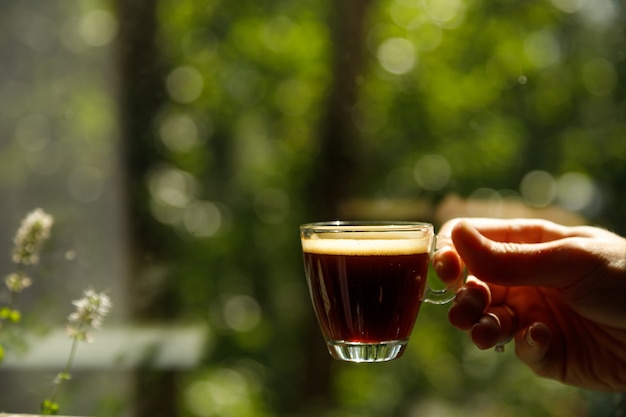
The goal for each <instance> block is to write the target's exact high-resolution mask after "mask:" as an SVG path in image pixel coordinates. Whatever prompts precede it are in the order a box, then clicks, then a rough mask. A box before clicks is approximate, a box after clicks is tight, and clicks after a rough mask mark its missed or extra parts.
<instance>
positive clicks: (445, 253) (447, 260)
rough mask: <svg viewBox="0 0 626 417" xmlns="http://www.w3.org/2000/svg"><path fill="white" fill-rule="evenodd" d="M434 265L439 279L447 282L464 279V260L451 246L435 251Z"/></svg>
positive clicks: (451, 282)
mask: <svg viewBox="0 0 626 417" xmlns="http://www.w3.org/2000/svg"><path fill="white" fill-rule="evenodd" d="M433 265H434V268H435V272H436V273H437V276H438V277H439V279H441V281H443V282H444V283H446V284H453V283H455V282H457V281H459V280H461V279H462V276H463V262H462V261H461V258H460V257H459V255H458V254H457V253H456V251H455V250H454V249H453V248H452V247H450V246H447V247H444V248H442V249H440V250H438V251H437V252H435V254H434V255H433Z"/></svg>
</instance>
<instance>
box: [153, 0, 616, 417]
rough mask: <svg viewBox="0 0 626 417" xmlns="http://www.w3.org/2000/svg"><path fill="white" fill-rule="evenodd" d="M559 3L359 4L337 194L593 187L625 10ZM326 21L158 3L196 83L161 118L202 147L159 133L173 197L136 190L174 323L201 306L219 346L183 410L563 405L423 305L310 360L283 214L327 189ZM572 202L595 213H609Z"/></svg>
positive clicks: (324, 10)
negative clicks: (154, 229)
mask: <svg viewBox="0 0 626 417" xmlns="http://www.w3.org/2000/svg"><path fill="white" fill-rule="evenodd" d="M557 3H558V4H557ZM566 3H567V2H554V3H550V2H548V1H541V2H526V3H524V2H522V3H519V2H513V1H497V2H486V1H473V2H465V1H462V0H448V1H445V2H438V1H423V2H414V1H407V0H380V1H377V2H372V3H371V6H370V9H369V13H368V14H367V21H366V22H365V26H364V31H363V33H362V34H361V35H362V36H363V37H364V39H365V43H364V45H365V51H364V53H365V56H366V59H365V62H364V64H363V66H362V68H360V70H359V76H358V79H357V80H355V82H356V83H357V84H358V86H359V89H358V97H356V98H355V102H354V106H353V108H352V109H350V112H348V113H347V114H349V116H345V117H352V118H353V122H354V125H355V128H356V136H357V143H358V144H359V145H358V146H359V147H360V149H359V154H360V155H362V157H363V161H362V164H361V166H362V167H363V168H361V170H360V171H358V172H355V173H354V175H353V178H352V179H353V180H354V184H352V188H351V193H352V194H351V195H346V196H345V197H346V198H347V199H348V198H350V197H356V196H359V197H365V198H366V199H372V200H377V199H380V200H385V199H392V200H393V199H394V198H409V199H416V198H423V199H425V200H428V201H430V200H434V201H437V200H438V199H439V198H441V197H443V196H445V195H446V194H448V193H458V194H461V195H463V196H469V195H471V194H472V193H473V192H474V191H475V190H477V189H482V190H485V189H490V190H492V192H493V193H495V194H498V193H499V192H502V193H503V195H511V194H512V195H515V196H516V198H518V199H520V200H522V199H523V198H524V196H520V191H519V186H520V182H521V180H522V178H523V177H524V176H525V175H526V174H527V173H528V172H530V171H533V170H543V171H546V172H548V173H550V175H552V176H553V177H554V178H555V181H556V179H558V178H559V177H560V176H562V175H563V174H565V173H568V172H577V173H582V174H584V175H585V176H587V178H590V179H591V180H592V181H593V182H594V184H595V186H596V190H597V191H598V192H600V191H599V190H601V189H606V187H604V186H603V181H604V180H603V178H606V177H605V176H604V171H605V166H604V165H605V164H606V161H607V160H608V158H613V156H611V155H622V154H624V152H622V151H623V149H622V148H623V143H624V141H623V139H622V138H623V132H624V126H623V123H621V122H620V121H619V118H618V116H617V115H618V114H619V108H620V100H621V97H620V92H619V89H618V88H617V85H618V83H619V82H620V80H621V78H622V77H623V71H624V69H623V62H622V60H623V58H618V56H619V54H618V53H617V51H618V50H619V46H618V45H620V44H622V43H624V42H625V40H624V35H623V33H621V32H618V31H617V27H618V26H619V22H620V21H621V20H623V17H622V16H621V15H616V16H613V17H610V18H609V17H607V16H605V17H604V18H602V16H600V15H599V14H598V15H597V16H600V17H598V19H605V20H593V19H592V18H591V17H588V16H586V15H585V12H584V11H578V12H571V11H567V10H563V8H564V7H566ZM567 4H569V3H567ZM572 4H573V3H572ZM564 5H565V6H564ZM559 7H560V8H559ZM336 12H337V10H335V3H333V2H330V3H319V2H310V1H305V2H295V1H287V0H285V1H282V2H280V7H279V6H278V5H269V4H268V5H261V4H259V3H258V2H251V1H238V2H236V3H227V2H223V1H217V0H216V1H212V2H209V3H206V2H203V3H197V2H191V1H184V2H179V1H170V0H165V1H162V2H161V3H160V4H159V16H160V34H161V38H160V42H161V46H162V48H163V51H164V56H165V57H166V59H165V62H166V65H167V67H169V68H171V69H172V70H174V69H176V68H180V67H181V66H191V67H193V68H195V70H197V71H198V73H199V74H200V75H201V77H202V80H203V87H202V92H201V94H200V95H199V97H198V98H197V99H196V100H192V101H190V102H188V103H180V102H176V100H172V103H170V104H169V106H170V108H168V109H166V112H172V114H174V113H175V114H177V115H183V116H185V117H189V118H190V120H192V122H193V123H194V124H195V125H196V126H197V127H198V132H200V133H199V135H200V139H199V140H198V141H197V143H196V144H195V145H194V146H191V147H189V148H186V149H183V148H177V147H174V146H170V145H168V143H169V142H166V141H163V143H159V144H158V146H159V148H160V150H161V153H160V156H161V157H162V160H160V161H154V164H155V166H157V167H161V168H162V167H164V166H167V167H168V168H167V169H168V170H171V171H168V172H169V173H170V174H171V173H177V174H176V175H180V177H181V178H185V179H184V180H182V183H184V184H187V185H185V186H184V187H183V186H181V188H180V190H188V191H187V192H186V198H188V202H187V203H185V204H186V205H183V206H175V205H173V204H171V202H167V201H161V200H159V193H158V191H155V190H156V189H158V186H157V187H156V188H153V189H152V191H153V193H152V197H151V198H153V200H154V201H153V202H152V203H151V204H152V207H153V209H154V210H153V213H154V214H156V218H157V219H158V220H159V221H161V222H163V223H165V224H166V225H168V227H171V228H172V230H175V231H176V235H177V236H178V238H179V240H177V241H176V243H175V244H174V245H172V247H171V249H170V253H173V254H174V258H175V259H176V266H172V268H173V269H174V271H173V272H172V274H173V275H175V276H176V277H177V283H176V290H177V291H178V293H179V295H180V299H181V300H182V305H183V311H182V313H181V314H183V315H184V316H192V317H208V322H209V324H210V325H211V328H212V329H213V330H214V332H215V338H216V342H215V344H214V345H212V348H211V350H210V351H209V352H207V368H206V372H200V373H198V374H196V375H194V376H192V377H191V378H190V380H189V382H188V385H187V388H186V392H187V394H186V395H188V397H187V402H186V403H185V404H183V409H184V410H185V413H187V415H189V416H195V415H208V414H206V413H209V414H210V415H216V416H217V415H220V416H222V415H223V416H227V415H235V414H237V415H248V414H250V413H252V414H250V415H258V416H262V415H266V414H267V413H270V414H273V415H303V416H304V415H308V414H311V415H323V416H335V415H341V416H346V415H348V416H349V415H359V416H367V415H387V416H396V415H397V416H405V415H406V416H408V415H435V414H436V415H438V416H448V415H454V416H458V415H479V414H480V415H485V416H491V415H493V416H496V415H497V416H526V415H534V416H548V415H562V416H573V415H577V414H578V408H579V407H580V405H581V403H582V402H583V401H584V400H583V399H582V397H581V396H580V395H579V393H578V392H577V391H576V390H574V389H570V388H566V387H562V386H560V385H558V384H551V383H546V382H545V381H541V380H538V379H537V378H535V377H534V376H533V375H530V374H529V373H528V372H526V371H525V369H524V368H523V366H521V365H520V364H519V363H518V362H517V361H516V360H515V358H514V357H513V355H512V354H511V353H510V352H507V353H505V354H504V355H500V356H496V355H495V354H494V353H493V352H480V351H477V350H476V348H475V347H474V346H473V345H471V344H469V343H468V342H467V340H466V338H465V335H462V334H459V333H458V332H456V331H455V330H454V329H452V328H450V327H449V326H448V325H447V324H446V318H445V314H443V313H442V309H439V310H438V311H435V308H426V309H425V310H426V311H425V312H423V313H422V315H421V316H420V318H419V320H418V324H417V326H416V329H415V332H414V336H413V338H412V341H411V344H410V349H409V350H408V352H407V353H406V355H405V357H404V358H402V359H400V360H399V361H396V362H395V363H389V364H381V365H375V366H353V365H346V364H338V363H332V364H329V363H328V362H327V361H325V360H324V359H319V358H318V357H319V355H317V354H313V353H312V351H319V350H323V349H324V348H323V343H322V341H321V336H318V337H317V338H316V337H313V336H310V335H311V334H317V333H315V331H316V328H315V323H314V322H313V319H312V314H311V311H310V308H309V300H308V294H307V293H306V286H305V282H304V278H303V272H302V271H301V265H300V253H299V247H298V240H297V225H298V224H299V223H300V222H303V221H305V220H320V219H316V218H311V217H312V216H313V217H314V216H315V213H313V212H311V209H310V208H309V207H307V206H306V205H305V204H306V202H307V201H309V197H310V195H311V194H315V193H323V192H324V190H312V189H310V188H309V186H310V176H311V175H312V174H311V173H312V172H313V168H314V167H315V166H316V164H318V163H319V160H317V159H316V155H317V152H318V147H319V143H320V135H322V134H324V133H323V132H324V131H323V129H322V128H321V127H322V126H323V125H324V118H325V117H326V116H327V114H326V110H327V108H328V105H329V104H328V100H330V97H331V96H332V95H331V89H332V88H333V84H332V80H333V77H334V75H335V74H332V72H331V71H332V68H333V67H332V65H331V63H332V59H333V56H335V54H336V53H337V51H336V50H335V49H334V48H337V47H338V46H337V44H335V43H333V42H332V41H331V32H332V27H331V29H328V25H327V23H328V22H329V21H332V20H331V19H328V17H329V16H332V15H333V14H334V13H336ZM394 48H395V49H394ZM393 51H396V52H393ZM340 52H341V51H340ZM407 57H408V58H407ZM409 58H410V59H409ZM599 144H601V145H600V146H599ZM616 149H617V150H616ZM355 152H356V150H355ZM433 156H434V158H433ZM622 159H623V158H622ZM424 161H427V162H428V163H430V165H428V164H426V162H424ZM433 161H435V162H436V161H439V162H441V161H444V162H443V165H440V166H448V167H449V169H450V173H449V179H446V180H445V181H443V182H441V184H436V187H435V186H434V185H433V184H435V183H436V181H435V182H433V181H431V182H430V183H426V182H425V180H424V178H421V177H420V175H421V174H424V173H423V172H422V173H420V169H423V168H424V166H425V165H424V164H426V165H428V167H429V168H428V169H430V170H431V171H429V172H430V174H429V175H430V177H431V180H432V179H433V178H436V177H437V175H438V172H439V171H437V169H439V168H437V166H436V165H432V163H433ZM622 162H623V161H622ZM161 168H159V169H161ZM622 172H623V170H622ZM620 175H623V174H620ZM155 184H156V182H155ZM609 188H610V187H609ZM189 190H191V191H189ZM498 190H504V191H498ZM613 192H615V190H614V191H613ZM608 193H609V194H610V193H611V191H608ZM553 202H555V203H559V201H556V200H555V201H553ZM197 203H202V204H204V206H203V207H211V210H209V211H205V212H204V215H205V216H209V215H211V216H214V217H213V221H215V222H216V223H211V224H212V225H213V226H215V227H214V228H208V229H207V233H205V234H201V235H200V236H199V235H198V234H197V233H196V232H197V229H196V228H195V226H197V225H198V224H201V225H202V224H203V223H202V222H200V223H197V222H196V223H194V222H192V221H190V220H189V218H190V217H193V213H195V212H194V209H193V207H196V206H194V204H197ZM206 204H209V205H210V206H207V205H206ZM585 210H586V211H585ZM585 210H583V214H585V215H589V216H590V217H593V218H595V219H598V221H600V222H602V221H605V222H609V221H610V217H609V216H607V215H606V213H607V212H608V211H609V210H610V207H607V206H598V205H593V204H591V205H590V206H588V207H587V208H586V209H585ZM198 213H202V212H201V211H199V212H198ZM211 213H212V214H211ZM431 215H432V213H431ZM201 217H202V216H200V217H198V219H201ZM185 219H187V220H185ZM204 220H205V221H209V220H210V219H209V218H208V217H206V218H205V219H204ZM615 226H616V228H618V229H619V228H620V227H621V228H622V230H626V227H625V226H626V225H624V223H623V222H622V223H621V224H619V225H618V224H615ZM207 309H208V314H207V313H206V310H207ZM312 332H313V333H312ZM311 357H315V358H317V359H315V361H316V362H314V363H313V365H311V363H310V362H311V361H313V359H310V358H311ZM307 358H309V359H307ZM315 368H318V369H327V372H328V376H327V377H326V379H324V380H323V381H322V382H321V383H323V384H327V386H326V387H317V386H315V385H314V384H318V383H320V380H319V379H314V380H313V379H312V380H311V382H308V381H307V376H306V375H303V373H306V372H311V371H312V369H315ZM322 374H323V372H322ZM220 378H225V379H224V380H225V381H230V382H232V381H234V380H235V379H238V380H239V381H240V383H241V384H240V385H238V387H239V388H237V389H236V390H235V388H233V390H234V391H232V392H230V394H229V395H236V396H239V397H237V398H239V400H238V401H239V402H238V403H237V404H238V405H236V404H235V403H233V404H230V405H229V407H230V406H232V407H233V408H232V409H230V408H228V407H226V406H224V407H223V408H220V410H222V411H216V410H217V408H216V404H215V403H213V402H211V401H213V400H211V399H210V398H212V397H210V396H209V397H203V396H201V395H199V394H198V393H199V392H205V391H201V388H202V389H206V390H207V391H206V392H213V391H214V388H215V387H214V384H217V382H216V381H218V380H219V379H220ZM311 378H317V377H311ZM251 381H253V382H251ZM259 381H262V382H263V383H259ZM250 384H252V385H250ZM215 386H217V385H215ZM251 386H254V389H251V388H250V387H251ZM241 387H248V388H246V389H243V388H241ZM215 389H216V388H215ZM237 390H240V391H237ZM545 392H549V393H550V395H549V397H550V400H549V401H546V398H547V397H548V396H546V395H544V394H545ZM211 395H213V394H211ZM215 395H217V394H215ZM316 395H317V397H316ZM216 398H217V397H216ZM229 398H231V397H229ZM234 398H235V397H232V401H235V399H234ZM244 405H245V407H252V408H245V407H244ZM237 407H244V408H237ZM252 409H255V410H258V411H257V412H256V414H254V412H252V411H251V410H252ZM210 410H213V411H210Z"/></svg>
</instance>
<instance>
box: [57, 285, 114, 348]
mask: <svg viewBox="0 0 626 417" xmlns="http://www.w3.org/2000/svg"><path fill="white" fill-rule="evenodd" d="M72 304H73V305H74V306H75V307H76V309H75V311H74V312H73V313H71V314H70V315H69V316H67V322H68V324H67V334H68V335H69V336H70V337H71V338H73V339H78V340H84V341H87V342H90V341H91V335H90V334H89V330H90V329H99V328H100V327H101V326H102V322H103V320H104V318H105V317H106V315H107V314H109V312H110V311H111V307H112V306H113V305H112V303H111V299H110V298H109V296H108V295H106V294H105V293H103V292H101V293H97V292H95V291H94V290H91V289H89V290H86V291H85V292H84V294H83V297H82V298H79V299H78V300H74V301H72Z"/></svg>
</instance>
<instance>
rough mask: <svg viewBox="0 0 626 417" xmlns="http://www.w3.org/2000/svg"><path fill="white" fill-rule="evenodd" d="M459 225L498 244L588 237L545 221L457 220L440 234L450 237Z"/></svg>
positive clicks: (445, 227)
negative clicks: (463, 225) (469, 228)
mask: <svg viewBox="0 0 626 417" xmlns="http://www.w3.org/2000/svg"><path fill="white" fill-rule="evenodd" d="M459 223H468V224H470V225H471V226H472V227H474V228H475V229H476V230H478V231H479V232H480V233H481V234H482V235H484V236H485V237H487V238H489V239H491V240H495V241H498V242H513V243H543V242H551V241H553V240H558V239H564V238H567V237H574V236H588V235H589V234H588V233H584V232H582V231H581V230H579V229H580V228H572V227H566V226H562V225H560V224H557V223H553V222H551V221H548V220H544V219H493V218H481V217H472V218H456V219H453V220H450V221H448V222H446V223H445V224H444V225H442V226H441V228H440V230H439V234H441V235H446V236H450V235H451V234H452V231H453V230H454V229H455V228H456V227H457V225H458V224H459Z"/></svg>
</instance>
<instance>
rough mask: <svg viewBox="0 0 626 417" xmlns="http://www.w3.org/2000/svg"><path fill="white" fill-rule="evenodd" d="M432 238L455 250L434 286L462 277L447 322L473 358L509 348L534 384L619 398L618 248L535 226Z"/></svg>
mask: <svg viewBox="0 0 626 417" xmlns="http://www.w3.org/2000/svg"><path fill="white" fill-rule="evenodd" d="M439 234H440V235H446V234H447V235H451V237H452V241H453V243H454V250H452V251H449V252H448V253H442V257H441V258H435V265H436V268H437V270H438V272H439V274H440V276H441V277H442V279H444V280H446V281H452V280H454V279H458V276H459V274H460V271H461V266H462V263H464V264H465V266H466V267H467V270H468V272H469V277H468V280H467V282H466V284H465V285H464V286H463V287H462V288H461V289H460V290H459V291H458V293H457V296H456V299H455V302H454V303H453V305H452V307H451V308H450V312H449V320H450V322H451V324H452V325H454V326H456V327H458V328H459V329H462V330H468V331H469V332H470V335H471V339H472V341H473V342H474V343H475V344H476V345H477V346H478V347H479V348H481V349H488V348H491V347H494V346H497V345H501V344H503V343H506V341H507V340H508V339H510V338H513V339H514V340H515V352H516V355H517V356H518V357H519V359H520V360H522V361H523V362H524V363H526V364H527V365H528V366H529V367H530V368H531V369H532V370H533V371H534V372H535V373H537V374H538V375H540V376H543V377H547V378H552V379H556V380H559V381H561V382H564V383H567V384H572V385H576V386H579V387H583V388H588V389H596V390H606V391H624V390H626V239H624V238H622V237H620V236H618V235H616V234H613V233H611V232H608V231H606V230H603V229H599V228H595V227H588V226H585V227H566V226H561V225H557V224H555V223H552V222H549V221H545V220H537V219H518V220H497V219H482V218H481V219H478V218H475V219H471V218H467V219H454V220H451V221H449V222H447V223H446V224H444V225H443V226H442V228H441V230H440V231H439ZM451 253H452V254H453V255H457V254H458V256H450V254H451ZM444 255H445V256H444Z"/></svg>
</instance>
